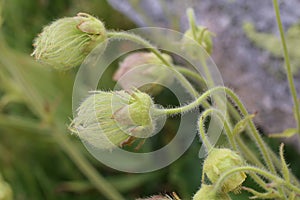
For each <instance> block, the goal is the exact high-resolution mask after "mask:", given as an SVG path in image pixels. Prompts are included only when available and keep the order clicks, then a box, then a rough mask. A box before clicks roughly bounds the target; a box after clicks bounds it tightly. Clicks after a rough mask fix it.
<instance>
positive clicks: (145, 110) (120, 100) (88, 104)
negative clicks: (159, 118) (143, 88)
mask: <svg viewBox="0 0 300 200" xmlns="http://www.w3.org/2000/svg"><path fill="white" fill-rule="evenodd" d="M152 108H154V104H153V101H152V99H151V97H150V96H149V95H148V94H146V93H142V92H140V91H137V90H136V91H134V92H133V93H132V94H129V93H127V92H125V91H113V92H103V91H96V92H94V93H93V94H92V95H90V96H89V97H88V98H87V99H86V100H85V101H84V102H83V103H82V104H81V105H80V107H79V108H78V113H77V116H76V117H75V119H74V120H73V122H72V127H73V129H74V130H73V132H76V133H77V134H78V135H79V136H80V137H81V138H82V139H83V140H85V141H86V142H88V143H90V144H92V145H93V146H95V147H98V148H100V149H113V148H114V147H115V146H120V147H122V146H123V145H126V144H129V143H131V142H132V141H134V139H136V138H137V137H144V138H145V137H147V136H150V135H151V133H152V132H153V131H154V127H155V121H154V120H153V116H152V115H151V109H152Z"/></svg>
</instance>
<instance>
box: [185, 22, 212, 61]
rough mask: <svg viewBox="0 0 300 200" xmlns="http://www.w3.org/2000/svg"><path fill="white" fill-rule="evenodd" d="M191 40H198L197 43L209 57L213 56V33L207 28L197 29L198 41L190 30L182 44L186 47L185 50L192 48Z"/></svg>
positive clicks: (200, 27)
mask: <svg viewBox="0 0 300 200" xmlns="http://www.w3.org/2000/svg"><path fill="white" fill-rule="evenodd" d="M191 39H192V40H196V42H197V43H198V44H200V45H201V46H202V47H203V48H204V49H205V51H206V52H207V53H208V54H209V55H211V54H212V49H213V42H212V33H211V32H209V31H208V30H207V28H206V27H203V26H198V27H197V30H196V39H194V35H193V31H192V29H189V30H187V31H186V32H185V33H184V37H183V40H182V44H183V45H184V48H186V49H187V50H188V49H189V47H191V44H190V43H191V41H190V40H191Z"/></svg>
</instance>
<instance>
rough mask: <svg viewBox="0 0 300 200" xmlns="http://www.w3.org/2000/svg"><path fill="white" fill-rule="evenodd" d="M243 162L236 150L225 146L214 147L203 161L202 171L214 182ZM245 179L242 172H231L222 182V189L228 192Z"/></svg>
mask: <svg viewBox="0 0 300 200" xmlns="http://www.w3.org/2000/svg"><path fill="white" fill-rule="evenodd" d="M243 164H244V162H243V159H242V158H241V157H240V156H239V155H238V154H237V153H236V152H234V151H232V150H230V149H226V148H220V149H217V148H214V149H212V150H211V151H210V152H209V154H208V156H207V158H206V159H205V161H204V164H203V172H204V174H206V176H207V177H208V178H209V180H210V181H211V182H212V183H215V182H217V180H218V179H219V178H220V176H221V175H222V174H223V173H225V172H226V171H228V170H231V169H233V168H235V167H241V166H242V165H243ZM245 179H246V174H245V173H244V172H237V173H235V174H233V175H232V176H230V177H228V178H227V179H226V180H225V181H224V182H223V185H222V191H223V192H230V191H233V190H235V189H237V188H239V186H241V184H242V183H243V182H244V181H245Z"/></svg>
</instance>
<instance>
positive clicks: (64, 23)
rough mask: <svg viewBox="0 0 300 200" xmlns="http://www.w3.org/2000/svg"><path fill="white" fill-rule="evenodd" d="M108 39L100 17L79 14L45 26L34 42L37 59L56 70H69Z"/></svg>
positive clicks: (34, 54) (33, 54)
mask: <svg viewBox="0 0 300 200" xmlns="http://www.w3.org/2000/svg"><path fill="white" fill-rule="evenodd" d="M105 39H106V30H105V27H104V25H103V23H102V22H101V21H100V20H98V19H97V18H95V17H93V16H91V15H89V14H86V13H78V14H77V16H75V17H65V18H62V19H59V20H56V21H54V22H52V23H51V24H50V25H48V26H46V27H44V29H43V31H42V33H40V34H39V35H38V37H37V38H36V39H35V40H34V44H33V46H34V51H33V53H32V54H31V55H32V56H34V57H35V59H37V60H40V61H41V62H43V63H46V64H48V65H50V66H51V67H53V68H55V69H60V70H68V69H70V68H72V67H75V66H78V65H80V64H81V63H82V62H83V60H84V59H85V57H86V56H87V55H88V54H89V53H90V52H91V51H92V50H93V49H94V48H95V47H96V46H97V45H98V44H99V43H101V42H103V41H104V40H105Z"/></svg>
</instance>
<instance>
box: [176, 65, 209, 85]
mask: <svg viewBox="0 0 300 200" xmlns="http://www.w3.org/2000/svg"><path fill="white" fill-rule="evenodd" d="M175 68H176V70H177V71H178V72H180V73H181V74H183V75H185V76H188V77H190V78H192V79H195V80H196V81H197V82H198V84H199V86H200V87H201V88H202V89H205V88H207V86H206V82H205V80H204V79H203V78H202V76H200V75H199V74H197V73H196V72H194V71H192V70H190V69H188V68H185V67H181V66H175Z"/></svg>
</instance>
